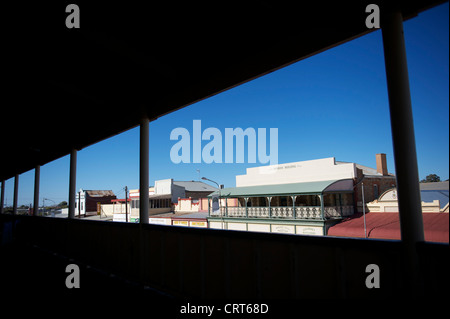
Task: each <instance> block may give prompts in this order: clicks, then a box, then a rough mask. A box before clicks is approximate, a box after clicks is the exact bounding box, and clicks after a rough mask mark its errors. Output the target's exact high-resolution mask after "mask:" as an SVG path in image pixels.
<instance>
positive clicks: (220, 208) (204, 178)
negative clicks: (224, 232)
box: [202, 177, 223, 229]
mask: <svg viewBox="0 0 450 319" xmlns="http://www.w3.org/2000/svg"><path fill="white" fill-rule="evenodd" d="M202 180H205V181H210V182H212V183H214V184H216V185H217V187H218V188H219V212H220V217H222V229H223V215H222V207H221V205H220V199H221V196H222V194H221V193H220V185H219V183H217V182H215V181H213V180H211V179H209V178H206V177H202Z"/></svg>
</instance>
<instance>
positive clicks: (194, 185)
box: [173, 181, 217, 192]
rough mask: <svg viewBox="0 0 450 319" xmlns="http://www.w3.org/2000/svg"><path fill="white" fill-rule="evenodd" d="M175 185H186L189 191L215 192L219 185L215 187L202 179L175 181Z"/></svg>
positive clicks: (185, 187)
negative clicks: (201, 180)
mask: <svg viewBox="0 0 450 319" xmlns="http://www.w3.org/2000/svg"><path fill="white" fill-rule="evenodd" d="M173 183H174V185H178V186H181V187H184V189H185V190H186V191H188V192H214V191H216V190H217V187H213V186H211V185H208V184H206V183H203V182H200V181H178V182H176V181H174V182H173Z"/></svg>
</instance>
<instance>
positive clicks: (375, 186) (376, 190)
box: [373, 184, 378, 199]
mask: <svg viewBox="0 0 450 319" xmlns="http://www.w3.org/2000/svg"><path fill="white" fill-rule="evenodd" d="M373 197H374V199H377V198H378V185H377V184H374V185H373Z"/></svg>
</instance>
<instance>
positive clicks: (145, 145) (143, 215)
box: [139, 118, 149, 224]
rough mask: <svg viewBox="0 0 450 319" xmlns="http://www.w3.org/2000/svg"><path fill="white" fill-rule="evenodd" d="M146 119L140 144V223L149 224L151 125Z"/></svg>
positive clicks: (143, 121)
mask: <svg viewBox="0 0 450 319" xmlns="http://www.w3.org/2000/svg"><path fill="white" fill-rule="evenodd" d="M148 122H149V121H148V119H147V118H144V119H143V120H142V121H141V126H140V144H139V222H140V223H141V224H148V201H149V196H148V187H149V184H148V179H149V177H148V174H149V171H148V166H149V159H148V153H149V123H148Z"/></svg>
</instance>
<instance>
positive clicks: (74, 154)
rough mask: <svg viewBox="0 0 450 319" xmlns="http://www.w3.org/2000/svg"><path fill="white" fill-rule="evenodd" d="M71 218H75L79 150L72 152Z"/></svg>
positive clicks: (70, 181)
mask: <svg viewBox="0 0 450 319" xmlns="http://www.w3.org/2000/svg"><path fill="white" fill-rule="evenodd" d="M69 174H70V175H69V218H75V193H76V189H75V188H76V183H77V150H76V149H72V150H71V151H70V172H69Z"/></svg>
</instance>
